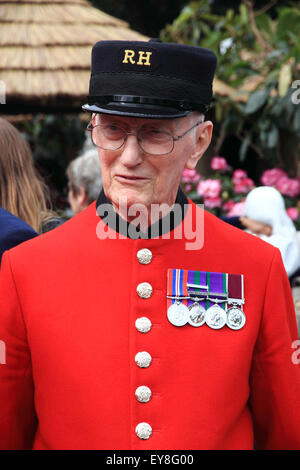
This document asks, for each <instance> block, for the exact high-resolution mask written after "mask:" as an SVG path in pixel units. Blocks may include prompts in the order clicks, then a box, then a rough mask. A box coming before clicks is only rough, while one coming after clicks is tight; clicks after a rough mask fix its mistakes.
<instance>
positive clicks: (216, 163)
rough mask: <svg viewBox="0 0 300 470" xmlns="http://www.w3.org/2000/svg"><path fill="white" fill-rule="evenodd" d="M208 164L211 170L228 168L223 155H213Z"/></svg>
mask: <svg viewBox="0 0 300 470" xmlns="http://www.w3.org/2000/svg"><path fill="white" fill-rule="evenodd" d="M210 166H211V168H212V169H213V170H221V171H222V170H223V171H224V170H227V169H228V164H227V161H226V159H225V158H223V157H213V159H212V161H211V164H210Z"/></svg>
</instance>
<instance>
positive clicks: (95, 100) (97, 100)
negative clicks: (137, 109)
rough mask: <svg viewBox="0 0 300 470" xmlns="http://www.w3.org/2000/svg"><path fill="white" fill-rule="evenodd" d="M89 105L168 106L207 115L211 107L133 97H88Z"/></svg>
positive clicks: (183, 101)
mask: <svg viewBox="0 0 300 470" xmlns="http://www.w3.org/2000/svg"><path fill="white" fill-rule="evenodd" d="M87 101H88V104H90V105H96V106H97V105H100V106H101V105H107V104H108V103H111V102H114V103H132V104H142V105H154V106H167V107H169V108H175V109H178V110H183V111H189V110H197V111H202V112H204V113H206V112H207V111H208V109H209V105H206V104H200V103H192V102H190V101H186V100H178V101H175V100H166V99H161V98H152V97H148V96H133V95H104V96H91V95H90V96H88V97H87Z"/></svg>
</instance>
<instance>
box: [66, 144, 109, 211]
mask: <svg viewBox="0 0 300 470" xmlns="http://www.w3.org/2000/svg"><path fill="white" fill-rule="evenodd" d="M66 175H67V178H68V189H69V193H68V198H69V203H70V206H71V208H72V211H73V213H74V214H75V215H76V214H78V213H79V212H81V211H82V210H84V209H86V208H87V207H88V206H89V205H90V204H91V203H92V202H93V201H95V200H96V199H97V197H98V195H99V192H100V189H101V170H100V165H99V158H98V152H97V150H96V149H95V148H93V149H91V150H88V151H86V152H85V153H84V154H83V155H81V156H79V157H77V158H75V159H74V160H73V161H71V163H69V165H68V167H67V170H66Z"/></svg>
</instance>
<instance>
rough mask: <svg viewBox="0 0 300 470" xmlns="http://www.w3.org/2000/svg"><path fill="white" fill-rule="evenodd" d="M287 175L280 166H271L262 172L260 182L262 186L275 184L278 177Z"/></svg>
mask: <svg viewBox="0 0 300 470" xmlns="http://www.w3.org/2000/svg"><path fill="white" fill-rule="evenodd" d="M283 176H286V177H287V174H286V173H285V172H284V171H283V170H281V169H280V168H272V169H271V170H266V171H264V172H263V174H262V177H261V182H262V184H263V185H264V186H275V185H276V183H277V181H278V180H279V178H282V177H283Z"/></svg>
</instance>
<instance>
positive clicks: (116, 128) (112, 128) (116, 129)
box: [106, 124, 122, 132]
mask: <svg viewBox="0 0 300 470" xmlns="http://www.w3.org/2000/svg"><path fill="white" fill-rule="evenodd" d="M106 129H107V130H108V131H111V132H122V129H121V128H120V127H119V126H116V125H115V124H110V125H109V126H106Z"/></svg>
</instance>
